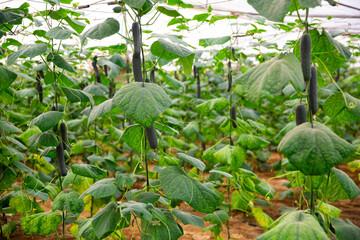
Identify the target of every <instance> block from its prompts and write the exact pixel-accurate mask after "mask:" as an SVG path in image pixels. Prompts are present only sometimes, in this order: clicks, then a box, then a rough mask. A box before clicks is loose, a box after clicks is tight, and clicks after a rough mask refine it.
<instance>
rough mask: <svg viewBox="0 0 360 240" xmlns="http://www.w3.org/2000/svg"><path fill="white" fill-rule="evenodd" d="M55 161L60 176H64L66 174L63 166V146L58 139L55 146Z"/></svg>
mask: <svg viewBox="0 0 360 240" xmlns="http://www.w3.org/2000/svg"><path fill="white" fill-rule="evenodd" d="M56 162H57V166H58V169H59V174H60V176H62V177H64V176H66V174H67V170H66V166H65V155H64V147H63V144H62V142H61V141H60V144H59V146H57V147H56Z"/></svg>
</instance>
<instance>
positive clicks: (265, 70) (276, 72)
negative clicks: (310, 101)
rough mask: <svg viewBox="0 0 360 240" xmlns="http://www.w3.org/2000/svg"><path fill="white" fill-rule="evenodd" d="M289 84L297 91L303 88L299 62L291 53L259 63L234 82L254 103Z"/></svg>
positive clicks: (303, 83)
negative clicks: (239, 85)
mask: <svg viewBox="0 0 360 240" xmlns="http://www.w3.org/2000/svg"><path fill="white" fill-rule="evenodd" d="M289 82H291V83H292V84H293V85H294V87H295V88H296V89H297V90H299V91H302V90H304V88H305V82H304V77H303V75H302V70H301V65H300V62H299V60H298V59H297V58H296V57H295V55H294V54H292V53H287V54H280V55H278V56H276V57H274V58H272V59H271V60H269V61H266V62H264V63H261V64H259V65H257V66H255V67H253V68H251V69H250V70H249V71H247V72H246V73H245V74H243V75H241V76H240V78H238V79H236V80H235V84H239V83H240V84H241V87H243V88H244V90H245V91H246V92H247V97H248V98H249V100H250V101H252V102H255V103H259V102H261V101H262V98H263V97H264V96H266V95H268V94H276V93H278V92H280V91H281V90H282V89H283V88H284V87H285V86H286V85H288V83H289Z"/></svg>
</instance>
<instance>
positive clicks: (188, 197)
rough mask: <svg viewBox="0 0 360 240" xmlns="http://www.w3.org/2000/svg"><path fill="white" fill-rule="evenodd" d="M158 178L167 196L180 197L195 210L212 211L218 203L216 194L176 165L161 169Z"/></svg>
mask: <svg viewBox="0 0 360 240" xmlns="http://www.w3.org/2000/svg"><path fill="white" fill-rule="evenodd" d="M159 179H160V182H161V186H162V187H163V189H164V192H165V195H166V196H167V197H168V198H170V199H181V200H183V201H185V202H187V203H188V204H189V205H190V206H191V207H192V208H194V209H195V210H196V211H199V212H202V213H212V212H214V210H215V209H216V207H217V205H218V203H219V200H220V197H219V196H218V195H217V194H215V193H214V192H212V191H211V190H210V189H209V188H207V187H205V186H204V185H202V184H201V183H200V182H198V181H196V180H195V179H194V178H192V177H190V176H189V175H187V174H186V173H185V172H184V171H183V170H181V169H180V168H178V167H167V168H165V169H163V170H162V171H161V172H160V175H159Z"/></svg>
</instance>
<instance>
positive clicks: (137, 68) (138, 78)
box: [133, 54, 143, 82]
mask: <svg viewBox="0 0 360 240" xmlns="http://www.w3.org/2000/svg"><path fill="white" fill-rule="evenodd" d="M133 74H134V79H135V82H143V78H142V72H141V58H140V55H138V56H137V55H135V54H133Z"/></svg>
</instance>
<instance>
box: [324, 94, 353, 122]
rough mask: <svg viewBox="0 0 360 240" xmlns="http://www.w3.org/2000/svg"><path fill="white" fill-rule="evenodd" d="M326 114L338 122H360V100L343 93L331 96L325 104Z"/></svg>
mask: <svg viewBox="0 0 360 240" xmlns="http://www.w3.org/2000/svg"><path fill="white" fill-rule="evenodd" d="M323 108H324V112H325V113H326V114H327V115H328V116H329V117H330V118H331V121H332V122H336V121H350V122H359V121H360V100H359V99H357V98H355V97H353V96H351V95H350V94H348V93H344V94H342V93H341V92H339V93H335V94H333V95H331V96H330V97H329V98H328V99H326V101H325V103H324V106H323Z"/></svg>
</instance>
